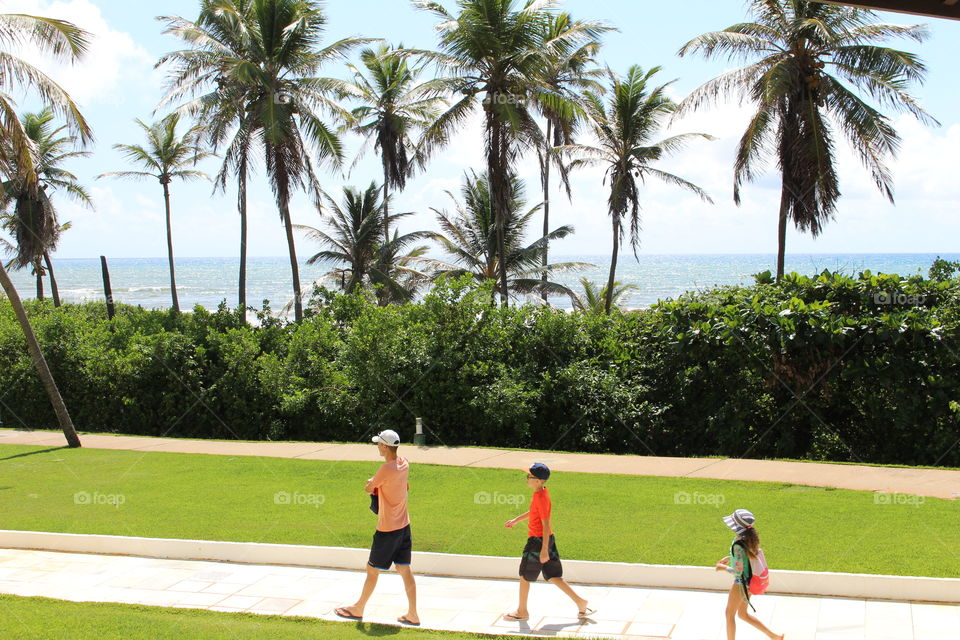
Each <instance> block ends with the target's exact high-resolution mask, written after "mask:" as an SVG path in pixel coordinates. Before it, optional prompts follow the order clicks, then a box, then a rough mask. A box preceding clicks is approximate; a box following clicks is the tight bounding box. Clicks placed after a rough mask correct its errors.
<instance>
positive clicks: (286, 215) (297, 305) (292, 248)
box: [280, 200, 303, 322]
mask: <svg viewBox="0 0 960 640" xmlns="http://www.w3.org/2000/svg"><path fill="white" fill-rule="evenodd" d="M280 207H281V209H280V212H281V214H282V215H283V226H284V229H285V230H286V232H287V251H288V252H289V253H290V272H291V273H292V274H293V317H294V320H296V321H297V322H300V321H301V320H303V294H302V293H301V291H300V266H299V265H298V264H297V245H296V244H295V243H294V241H293V223H292V222H291V221H290V203H289V202H287V201H286V200H284V201H283V202H282V204H281V205H280Z"/></svg>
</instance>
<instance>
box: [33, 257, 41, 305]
mask: <svg viewBox="0 0 960 640" xmlns="http://www.w3.org/2000/svg"><path fill="white" fill-rule="evenodd" d="M33 268H34V270H35V271H36V272H37V300H43V270H42V269H41V268H40V261H39V260H38V261H37V262H36V263H35V264H34V267H33Z"/></svg>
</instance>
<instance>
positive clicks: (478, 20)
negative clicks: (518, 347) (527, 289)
mask: <svg viewBox="0 0 960 640" xmlns="http://www.w3.org/2000/svg"><path fill="white" fill-rule="evenodd" d="M414 4H415V5H416V6H418V7H420V8H422V9H425V10H428V11H430V12H432V13H433V14H434V15H436V16H437V17H438V18H439V19H440V20H441V22H440V24H439V25H437V30H438V32H439V34H440V36H439V37H440V51H439V52H438V53H435V54H425V56H426V57H427V59H431V60H434V61H436V62H438V63H439V64H441V65H442V66H443V67H444V68H446V69H448V70H449V71H450V73H451V76H452V78H453V79H454V80H455V81H456V82H455V83H454V86H455V89H456V91H458V92H459V93H461V94H462V95H463V98H461V99H460V100H458V101H457V102H455V103H454V104H453V105H452V106H451V107H450V109H448V110H447V111H446V112H445V113H444V114H442V115H441V116H440V117H439V118H438V119H437V121H436V122H435V123H434V126H432V127H431V128H430V129H429V130H428V131H427V134H426V136H425V139H424V153H425V154H429V153H431V152H432V151H433V150H434V149H435V148H438V147H439V146H440V145H442V144H444V143H446V142H447V141H448V140H449V139H450V131H451V130H452V129H453V128H455V127H457V126H458V125H460V124H461V123H462V122H463V121H464V119H465V118H466V117H467V115H468V114H469V113H470V111H471V110H472V109H473V108H474V107H475V106H476V103H477V97H476V96H477V95H478V94H480V93H483V94H484V95H483V100H482V106H483V113H484V123H485V128H484V143H485V152H486V173H487V175H488V176H489V180H490V188H491V192H492V202H493V212H494V226H495V235H496V253H497V255H499V256H505V255H506V253H507V248H506V232H507V226H508V225H509V224H510V221H509V220H507V213H508V206H509V201H510V185H511V177H510V176H511V172H512V167H513V166H514V164H515V162H516V160H517V158H518V157H519V155H520V152H521V148H522V147H524V146H530V147H535V148H541V147H542V146H543V144H544V143H543V135H542V134H541V132H540V128H539V127H538V126H537V123H536V120H535V118H534V115H533V113H532V112H531V109H530V106H529V101H530V98H531V96H532V94H533V93H534V91H535V90H536V89H537V88H538V87H540V86H541V85H542V81H541V71H542V70H543V68H544V67H545V66H546V56H547V55H548V54H549V53H550V52H551V51H552V50H554V49H559V48H561V45H563V46H572V44H573V43H576V42H578V41H584V40H586V41H590V40H594V39H596V37H597V35H598V33H599V32H598V31H597V30H596V28H595V23H578V26H577V27H576V28H574V27H571V28H570V29H568V30H565V31H564V32H563V33H562V34H561V35H560V36H559V37H558V38H557V39H556V40H550V39H549V37H548V34H549V33H550V31H549V24H550V20H551V17H552V15H553V14H554V12H555V11H554V6H555V5H556V2H555V1H552V0H526V1H525V2H524V3H523V4H522V6H518V5H520V3H519V2H518V0H459V2H458V7H459V9H460V12H459V14H457V15H456V16H455V15H453V14H451V13H450V12H449V11H447V10H446V9H445V8H443V7H442V6H441V5H440V4H439V3H437V2H431V1H427V0H414ZM506 263H507V261H506V260H499V261H497V262H496V264H497V265H498V269H499V272H498V274H497V279H498V281H499V286H498V289H499V291H500V302H501V304H502V305H504V306H506V305H507V304H508V291H509V287H508V286H507V264H506Z"/></svg>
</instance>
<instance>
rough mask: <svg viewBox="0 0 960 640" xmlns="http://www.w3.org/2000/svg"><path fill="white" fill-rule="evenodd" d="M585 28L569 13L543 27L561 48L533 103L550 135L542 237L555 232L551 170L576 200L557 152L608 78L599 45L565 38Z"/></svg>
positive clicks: (543, 157) (543, 171)
mask: <svg viewBox="0 0 960 640" xmlns="http://www.w3.org/2000/svg"><path fill="white" fill-rule="evenodd" d="M584 25H585V23H583V22H581V21H574V20H573V18H571V16H570V14H569V13H559V14H556V15H554V16H552V17H551V19H550V21H549V22H548V23H547V24H546V25H544V26H545V28H546V29H547V33H546V34H544V36H543V38H544V39H545V40H546V41H548V42H555V43H557V44H556V46H555V47H553V48H552V49H551V50H548V52H547V55H546V56H545V63H546V64H545V65H544V66H543V69H542V70H541V73H540V76H541V78H540V79H541V82H542V83H543V86H542V87H541V88H540V89H539V90H538V91H537V92H535V93H534V103H535V104H536V106H537V108H538V110H539V111H540V114H541V116H542V117H543V119H544V120H545V121H546V132H545V135H544V137H543V148H542V149H540V150H539V151H538V152H537V159H538V161H539V163H540V182H541V187H542V189H543V235H547V234H548V233H549V232H550V173H551V171H550V170H551V167H552V166H554V165H555V166H556V168H557V171H558V173H559V175H560V180H561V182H562V184H563V186H564V188H565V190H566V193H567V197H568V198H569V197H570V196H571V193H570V181H569V179H568V175H567V167H566V165H565V164H564V163H563V161H562V158H561V157H560V156H558V155H557V154H555V153H553V152H552V149H553V148H554V147H559V146H561V145H566V144H573V142H574V139H573V136H574V132H575V131H576V129H577V127H578V126H579V124H580V122H581V119H582V116H583V113H584V111H583V107H582V106H581V104H580V103H581V101H582V96H581V93H582V92H583V91H584V90H586V89H591V90H593V91H596V92H599V93H602V92H603V86H602V85H601V84H600V83H599V82H597V78H598V77H600V76H602V74H603V72H602V70H600V69H599V68H596V67H594V66H593V65H594V62H595V56H596V55H597V53H598V52H599V51H600V46H601V45H600V41H599V39H594V40H587V41H586V42H580V41H579V40H576V41H572V42H568V41H565V40H563V38H562V36H563V35H564V34H565V33H566V32H568V31H570V30H571V29H572V30H578V29H581V28H583V26H584ZM592 29H593V32H595V33H602V32H605V31H609V30H611V29H612V27H607V26H605V25H602V24H599V23H594V25H593V27H592ZM549 250H550V247H549V244H548V245H547V246H544V248H543V266H544V271H543V272H542V273H541V274H540V278H541V280H543V281H544V282H546V280H547V272H546V265H547V262H548V260H549V255H548V254H549ZM542 296H543V302H544V304H546V302H547V293H546V291H544V292H543V293H542Z"/></svg>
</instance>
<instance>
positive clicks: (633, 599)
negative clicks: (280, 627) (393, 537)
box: [0, 549, 960, 640]
mask: <svg viewBox="0 0 960 640" xmlns="http://www.w3.org/2000/svg"><path fill="white" fill-rule="evenodd" d="M414 570H416V568H414ZM570 578H571V579H572V580H574V581H575V579H576V578H575V576H570ZM363 580H364V574H362V573H360V572H358V571H338V570H332V569H308V568H297V567H281V566H268V565H244V564H230V563H222V562H197V561H182V560H158V559H148V558H138V557H128V556H101V555H87V554H73V553H55V552H50V551H18V550H9V549H0V593H7V594H13V595H20V596H43V597H48V598H56V599H61V600H76V601H86V602H118V603H128V604H144V605H155V606H163V607H181V608H191V609H208V610H211V611H222V612H240V611H246V612H252V613H261V614H274V615H284V616H304V617H313V618H321V619H324V620H339V618H337V617H336V615H335V614H334V613H333V609H334V608H335V607H337V606H340V605H343V604H350V603H351V602H352V599H353V598H355V597H356V595H357V594H359V592H360V588H361V585H362V584H363ZM575 588H576V589H577V590H578V591H579V592H581V594H582V595H583V596H584V597H586V598H587V599H588V600H589V601H590V604H591V606H592V607H594V608H596V609H597V613H596V614H595V615H594V616H592V618H591V619H590V620H588V621H586V622H582V621H580V620H577V618H576V613H575V609H574V607H573V605H572V604H571V603H570V601H569V600H568V599H567V598H566V597H565V596H563V595H562V594H561V593H560V591H559V590H558V589H557V588H555V587H554V586H552V585H548V584H544V583H539V584H536V585H533V588H532V589H531V596H530V614H531V617H530V620H529V621H528V622H508V621H505V620H503V618H502V617H501V616H502V614H503V613H506V612H508V611H511V610H512V608H513V607H515V606H516V597H517V583H516V581H515V580H477V579H466V578H443V577H432V576H419V577H418V578H417V590H418V599H419V603H420V606H419V613H420V618H421V622H422V625H423V627H424V628H428V629H436V630H450V631H454V630H455V631H468V632H475V633H496V634H521V635H536V636H544V635H547V636H562V637H577V638H587V637H590V638H596V637H609V638H624V639H630V640H664V639H668V638H669V639H670V640H723V639H725V638H726V635H725V631H724V621H723V611H724V607H725V606H726V599H727V595H726V594H725V593H716V592H708V591H685V590H669V589H642V588H631V587H606V586H579V585H575ZM754 604H755V606H756V608H757V613H756V615H757V616H758V617H759V618H760V619H761V620H763V621H764V622H765V623H766V624H767V625H768V626H770V627H771V628H772V629H773V631H775V632H777V633H785V634H786V637H787V639H788V640H956V638H957V629H960V606H949V605H932V604H920V603H910V602H885V601H870V600H854V599H837V598H816V597H798V596H777V595H766V596H757V597H756V598H755V600H754ZM405 611H406V598H405V596H404V591H403V584H402V582H401V580H400V577H399V576H398V575H397V574H396V573H393V572H390V573H387V574H383V575H381V578H380V582H379V584H378V585H377V590H376V592H375V593H374V596H373V599H372V600H371V601H370V603H369V604H368V606H367V610H366V612H365V615H364V621H365V622H377V623H383V624H393V625H396V624H397V622H396V618H397V616H399V615H401V614H403V613H404V612H405ZM737 638H739V639H741V640H762V639H763V638H765V636H763V634H761V633H759V632H758V631H756V630H755V629H753V628H752V627H749V626H742V627H739V629H738V633H737Z"/></svg>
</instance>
